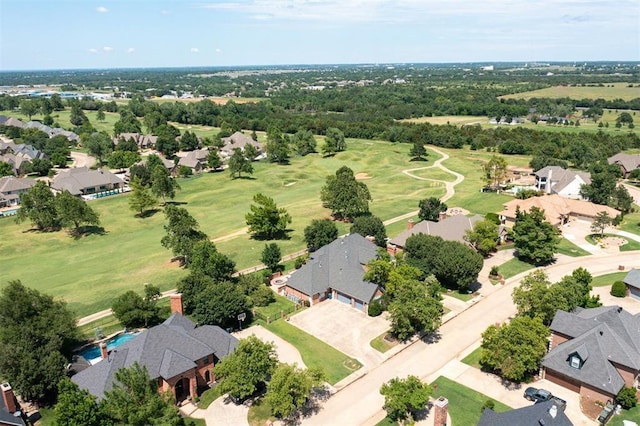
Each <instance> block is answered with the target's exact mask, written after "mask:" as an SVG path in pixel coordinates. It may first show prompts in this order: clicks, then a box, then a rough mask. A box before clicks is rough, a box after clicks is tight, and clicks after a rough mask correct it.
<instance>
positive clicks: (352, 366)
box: [259, 321, 362, 385]
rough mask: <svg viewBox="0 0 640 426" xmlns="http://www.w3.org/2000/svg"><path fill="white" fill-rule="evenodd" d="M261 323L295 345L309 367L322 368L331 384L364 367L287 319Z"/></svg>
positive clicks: (260, 322)
mask: <svg viewBox="0 0 640 426" xmlns="http://www.w3.org/2000/svg"><path fill="white" fill-rule="evenodd" d="M259 324H260V325H262V326H263V327H264V328H266V329H268V330H269V331H271V332H273V333H274V334H276V335H277V336H279V337H281V338H283V339H284V340H286V341H287V342H289V343H291V344H292V345H293V346H295V347H296V349H298V351H300V355H301V356H302V360H303V361H304V363H305V365H306V366H307V367H309V368H321V369H322V370H323V371H324V374H325V376H326V378H327V382H328V383H329V384H331V385H335V384H336V383H338V382H339V381H340V380H342V379H344V378H345V377H347V376H348V375H349V374H351V373H353V372H354V371H356V370H358V369H359V368H360V367H362V365H360V363H359V362H358V361H357V360H355V359H353V358H349V357H348V356H347V355H345V354H343V353H342V352H340V351H339V350H337V349H335V348H334V347H332V346H329V345H327V344H326V343H324V342H323V341H321V340H319V339H316V338H315V337H313V336H312V335H310V334H308V333H305V332H304V331H302V330H300V329H299V328H298V327H295V326H293V325H291V324H289V323H288V322H286V321H274V322H272V323H271V324H267V323H265V322H264V321H259Z"/></svg>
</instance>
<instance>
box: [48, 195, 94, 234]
mask: <svg viewBox="0 0 640 426" xmlns="http://www.w3.org/2000/svg"><path fill="white" fill-rule="evenodd" d="M55 202H56V211H57V214H58V221H59V223H60V225H61V226H64V227H66V228H71V231H70V232H71V235H73V236H75V237H79V236H80V235H82V230H81V227H80V226H81V225H82V224H86V225H95V226H97V225H100V218H99V216H98V213H96V211H95V210H93V209H92V208H91V206H89V204H87V202H86V201H84V200H83V199H82V198H78V197H76V196H73V195H71V193H70V192H69V191H67V190H64V191H62V192H61V193H59V194H58V195H56V198H55Z"/></svg>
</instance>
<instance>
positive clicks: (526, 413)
mask: <svg viewBox="0 0 640 426" xmlns="http://www.w3.org/2000/svg"><path fill="white" fill-rule="evenodd" d="M515 425H517V426H541V425H547V426H573V423H572V422H571V420H569V418H568V417H567V415H566V414H565V413H564V411H563V410H562V409H560V407H558V405H557V404H556V402H555V401H545V402H540V403H538V404H533V405H529V406H527V407H522V408H518V409H515V410H509V411H505V412H504V413H496V412H495V411H493V410H491V409H489V408H485V409H484V411H483V412H482V417H480V421H479V422H478V426H515Z"/></svg>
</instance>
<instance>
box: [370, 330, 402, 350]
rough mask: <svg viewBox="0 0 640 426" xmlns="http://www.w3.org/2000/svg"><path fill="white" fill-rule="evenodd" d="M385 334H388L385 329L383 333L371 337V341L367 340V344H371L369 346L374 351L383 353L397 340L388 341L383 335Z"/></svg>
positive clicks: (394, 344)
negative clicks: (373, 337)
mask: <svg viewBox="0 0 640 426" xmlns="http://www.w3.org/2000/svg"><path fill="white" fill-rule="evenodd" d="M387 334H389V332H388V331H385V332H384V333H382V334H381V335H379V336H378V337H376V338H375V339H373V340H372V341H371V342H369V345H371V347H372V348H373V349H375V350H376V351H378V352H382V353H385V352H386V351H388V350H389V349H391V348H393V347H394V346H396V345H397V344H398V341H397V340H394V341H393V342H389V341H388V340H386V339H385V338H384V337H385V336H386V335H387Z"/></svg>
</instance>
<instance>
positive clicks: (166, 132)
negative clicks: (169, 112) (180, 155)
mask: <svg viewBox="0 0 640 426" xmlns="http://www.w3.org/2000/svg"><path fill="white" fill-rule="evenodd" d="M156 133H157V136H158V139H157V140H156V149H157V150H158V151H160V152H161V153H163V154H164V155H165V156H166V157H167V158H171V157H173V155H174V154H175V153H176V152H178V151H179V150H180V144H179V142H178V140H177V139H176V138H177V137H178V136H180V130H178V129H176V128H175V127H174V126H171V125H168V124H162V125H160V126H158V128H157V129H156Z"/></svg>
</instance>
